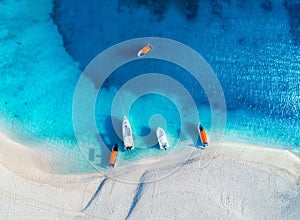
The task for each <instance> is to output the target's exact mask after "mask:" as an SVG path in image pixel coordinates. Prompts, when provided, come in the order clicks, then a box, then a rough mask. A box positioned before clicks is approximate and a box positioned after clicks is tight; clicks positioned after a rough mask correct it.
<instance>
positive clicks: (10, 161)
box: [0, 135, 300, 219]
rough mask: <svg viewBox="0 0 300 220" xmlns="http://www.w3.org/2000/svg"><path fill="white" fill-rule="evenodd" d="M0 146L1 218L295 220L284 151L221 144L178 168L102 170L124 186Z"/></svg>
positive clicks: (297, 170)
mask: <svg viewBox="0 0 300 220" xmlns="http://www.w3.org/2000/svg"><path fill="white" fill-rule="evenodd" d="M0 140H1V142H0V143H1V144H0V153H1V154H0V163H1V166H0V176H1V178H0V189H1V190H0V200H1V204H2V205H1V206H0V209H1V210H0V213H1V219H73V218H75V219H126V218H128V219H167V218H168V219H175V218H176V219H217V218H221V219H298V218H299V216H300V210H299V206H300V184H299V183H300V159H299V157H297V156H296V155H294V154H292V153H291V152H289V151H285V150H278V149H272V148H266V147H259V146H251V145H245V144H239V143H224V144H223V145H222V146H221V148H220V149H219V150H218V151H217V153H215V150H216V149H214V146H209V148H208V149H206V150H205V151H202V150H197V151H194V153H193V155H192V156H191V157H190V158H189V159H188V160H186V161H185V162H184V163H179V162H178V161H180V160H181V159H183V158H180V155H178V154H177V155H174V156H171V157H168V158H167V159H166V160H164V161H163V162H160V164H159V166H157V165H156V166H153V168H151V166H149V169H148V170H147V171H142V170H139V167H138V166H134V165H132V166H131V167H129V168H128V167H126V169H125V167H122V166H119V167H116V168H115V169H114V170H113V171H109V172H115V174H114V176H115V177H118V178H119V179H122V177H124V176H126V177H128V176H131V177H132V178H133V179H137V180H139V183H126V182H120V181H118V180H114V179H111V178H109V177H105V176H103V175H102V174H99V173H93V174H81V175H61V174H55V173H53V172H51V168H50V167H51V166H50V164H47V163H46V162H45V160H42V159H44V158H40V155H39V153H38V152H36V151H34V150H31V149H29V148H27V147H25V146H22V145H20V144H18V143H15V142H13V141H11V140H10V139H9V138H8V137H5V136H3V135H1V136H0ZM181 155H185V153H184V152H183V153H182V154H181ZM174 169H175V172H173V173H172V174H170V175H167V176H166V177H165V178H162V179H160V180H158V181H153V182H152V180H153V179H155V178H156V177H157V176H159V175H160V173H163V172H172V171H174ZM107 174H109V173H107ZM147 182H150V183H147ZM88 204H89V205H88Z"/></svg>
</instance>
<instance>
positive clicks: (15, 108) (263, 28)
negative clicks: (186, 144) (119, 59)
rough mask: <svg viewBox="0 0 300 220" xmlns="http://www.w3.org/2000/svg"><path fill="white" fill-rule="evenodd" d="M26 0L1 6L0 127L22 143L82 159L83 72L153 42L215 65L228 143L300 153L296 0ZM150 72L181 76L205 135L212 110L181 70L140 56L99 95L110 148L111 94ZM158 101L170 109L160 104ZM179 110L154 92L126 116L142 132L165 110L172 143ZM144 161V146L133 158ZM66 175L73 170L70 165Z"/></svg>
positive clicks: (299, 14) (113, 137)
mask: <svg viewBox="0 0 300 220" xmlns="http://www.w3.org/2000/svg"><path fill="white" fill-rule="evenodd" d="M25 2H26V3H24V2H23V3H20V2H18V1H2V2H0V4H2V6H3V7H2V9H0V12H1V17H3V18H5V19H4V20H3V21H1V26H2V27H3V28H1V33H0V43H1V48H0V49H1V51H2V53H3V54H5V55H4V56H2V57H1V58H0V59H1V60H0V65H1V82H2V83H1V85H0V90H1V94H0V111H1V115H2V117H1V121H2V123H4V124H6V127H5V130H6V131H8V132H9V133H11V134H12V135H13V136H15V137H17V139H18V140H20V141H21V142H24V143H30V144H33V145H34V144H35V143H36V144H38V145H44V143H48V144H47V145H46V147H47V149H50V150H52V148H53V147H54V146H55V148H56V149H58V151H63V152H64V151H65V152H66V154H65V157H68V158H74V161H75V160H78V158H80V157H81V154H80V153H78V152H79V151H77V150H75V149H78V146H77V144H76V139H75V136H74V131H73V125H72V100H73V93H74V89H75V86H76V83H77V80H78V79H79V77H80V75H81V71H82V70H83V69H84V68H85V67H86V65H87V64H88V63H89V62H90V61H91V60H92V59H93V58H94V57H95V56H96V55H97V54H99V53H100V52H101V51H103V50H105V49H107V48H108V47H110V46H113V45H114V44H116V43H119V42H121V41H124V40H129V39H132V38H137V37H145V36H153V37H165V38H170V39H174V40H177V41H179V42H182V43H185V44H186V45H188V46H190V47H192V48H193V49H195V50H196V51H197V52H199V53H200V54H201V55H202V56H203V57H204V58H205V59H206V60H207V61H208V62H209V64H210V65H211V66H212V68H213V69H214V71H215V73H216V75H217V76H218V78H219V80H220V83H221V85H222V87H223V91H224V94H225V99H226V104H227V126H226V132H225V137H224V139H225V140H229V141H236V140H237V141H243V142H250V143H254V144H261V145H271V146H275V147H279V148H285V149H292V150H293V151H295V152H298V153H299V149H300V123H299V121H300V2H299V1H281V2H278V1H264V0H262V1H252V2H248V3H247V2H244V1H208V0H207V1H201V2H200V1H199V2H198V1H189V2H190V3H184V2H185V1H175V2H176V3H174V1H155V2H157V3H154V4H150V3H149V2H150V1H133V2H135V3H131V4H129V3H128V2H129V1H126V0H119V1H116V0H114V1H101V3H99V1H90V3H89V4H86V3H85V1H83V0H76V1H71V0H69V1H67V0H65V1H53V2H55V3H54V4H52V2H51V1H49V2H47V4H46V3H45V4H43V5H40V4H42V3H36V2H35V1H30V0H28V1H25ZM14 16H15V17H14ZM16 17H18V18H19V19H15V18H16ZM20 33H21V34H20ZM33 42H37V43H33ZM33 45H34V46H33ZM66 51H67V53H66ZM74 61H75V62H77V64H76V63H75V62H74ZM145 69H147V72H154V73H162V74H166V75H168V74H171V73H172V74H175V75H177V79H178V80H179V81H180V82H181V83H182V84H183V85H185V86H186V87H187V88H188V91H189V92H190V93H191V94H192V96H193V98H194V99H195V100H196V101H197V104H198V107H199V109H202V110H201V111H203V112H202V113H200V118H201V120H202V118H204V119H203V123H204V124H205V125H206V128H207V129H208V130H209V128H210V114H209V105H208V101H207V98H206V96H205V94H204V92H203V91H201V87H199V85H197V84H196V83H194V82H193V80H192V78H190V77H185V76H188V74H186V73H185V72H184V71H183V70H182V69H180V68H178V67H177V66H174V65H172V64H169V63H166V62H162V61H155V60H150V61H149V60H148V61H146V60H142V61H136V62H133V63H129V64H128V65H125V66H124V67H122V68H120V69H118V70H117V71H116V72H115V73H114V74H112V76H111V78H110V79H109V80H108V81H107V82H106V83H105V85H104V87H103V89H102V90H101V91H100V93H99V96H100V95H101V94H103V96H101V97H105V101H104V102H101V103H100V102H99V101H98V102H97V103H96V109H97V111H96V112H95V116H96V122H97V128H98V130H99V133H100V134H104V135H105V136H106V137H105V138H106V139H105V140H106V143H107V144H113V143H115V142H119V143H121V140H120V139H119V137H118V136H117V134H116V133H115V132H114V130H113V127H112V124H111V122H110V117H111V112H110V106H111V102H112V100H113V97H114V95H115V94H116V92H117V91H118V88H120V87H121V86H122V85H123V84H124V83H125V82H127V81H128V80H130V79H131V78H133V77H134V76H137V75H138V74H139V73H140V72H143V71H145ZM128 72H129V74H128ZM124 73H127V74H124ZM121 75H122V77H120V76H121ZM169 98H171V97H169ZM159 102H161V103H163V105H164V106H168V107H164V108H159V106H157V105H156V104H157V103H159ZM153 103H156V104H155V105H153ZM179 111H180V110H178V109H176V108H174V106H172V104H170V100H169V99H167V98H164V97H161V96H157V95H149V96H145V97H142V98H140V99H138V100H137V101H136V102H135V104H134V105H133V106H132V110H131V112H130V116H129V118H130V120H131V122H132V127H133V129H134V132H135V133H136V134H139V135H141V136H142V135H147V134H148V133H149V132H150V129H149V119H150V118H151V117H150V116H151V115H153V114H161V115H163V116H164V118H165V123H166V126H167V128H168V132H169V133H170V136H171V137H172V139H173V140H176V137H177V136H178V129H179V128H180V126H179V123H178V122H179V121H180V119H179V117H178V115H179V114H180V112H179ZM171 116H172V117H171ZM203 116H205V117H203ZM122 117H123V115H120V116H119V118H118V120H121V119H122ZM152 122H154V123H155V120H153V121H152ZM120 123H121V121H120ZM196 123H197V122H195V126H196ZM155 126H156V125H153V128H154V127H155ZM150 127H152V126H151V125H150ZM169 129H170V130H169ZM183 132H184V131H183ZM186 135H188V134H186ZM136 141H137V144H138V145H142V144H143V143H139V141H140V140H136ZM148 147H151V150H148V151H147V152H149V155H150V156H154V155H155V153H156V147H157V146H156V147H155V146H152V145H151V146H148ZM74 152H77V154H76V155H77V156H75V155H74V154H75V153H74ZM125 156H126V155H125ZM147 156H148V154H147V153H145V150H144V149H140V150H138V151H136V152H135V153H134V154H133V155H132V157H131V158H133V159H134V160H135V159H138V158H142V157H144V158H145V157H147ZM125 159H126V158H125ZM78 161H79V162H78V163H77V165H78V166H80V167H82V170H86V169H90V168H88V167H87V166H86V165H82V164H84V161H85V159H84V158H82V159H80V160H78ZM80 161H81V162H82V164H81V162H80ZM62 163H63V162H62ZM74 164H76V162H74ZM79 164H80V165H79ZM60 165H61V164H57V167H59V166H60ZM62 166H64V165H62ZM77 168H78V167H76V169H75V170H77ZM58 169H60V168H58ZM65 169H66V170H70V171H71V172H74V167H73V168H72V167H71V166H70V167H69V168H65ZM80 169H81V168H80ZM66 172H67V171H66Z"/></svg>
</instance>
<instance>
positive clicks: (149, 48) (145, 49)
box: [138, 44, 152, 57]
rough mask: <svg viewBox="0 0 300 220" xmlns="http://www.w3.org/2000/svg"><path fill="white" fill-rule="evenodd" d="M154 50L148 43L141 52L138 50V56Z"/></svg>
mask: <svg viewBox="0 0 300 220" xmlns="http://www.w3.org/2000/svg"><path fill="white" fill-rule="evenodd" d="M151 50H152V47H151V45H150V44H147V45H146V46H145V47H143V48H142V49H141V50H140V51H139V52H138V57H142V56H145V55H146V54H147V53H149V52H150V51H151Z"/></svg>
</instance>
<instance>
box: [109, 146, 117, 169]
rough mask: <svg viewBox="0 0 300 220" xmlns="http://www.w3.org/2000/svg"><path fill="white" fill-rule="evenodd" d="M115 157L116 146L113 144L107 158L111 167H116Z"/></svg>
mask: <svg viewBox="0 0 300 220" xmlns="http://www.w3.org/2000/svg"><path fill="white" fill-rule="evenodd" d="M117 155H118V144H115V145H114V146H113V148H112V151H111V154H110V158H109V163H110V165H111V166H112V167H114V166H115V165H116V161H117Z"/></svg>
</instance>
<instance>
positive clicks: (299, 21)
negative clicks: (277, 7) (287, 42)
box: [284, 0, 300, 46]
mask: <svg viewBox="0 0 300 220" xmlns="http://www.w3.org/2000/svg"><path fill="white" fill-rule="evenodd" d="M284 5H285V7H286V9H287V11H288V16H289V22H290V34H291V36H292V39H293V42H294V44H295V45H297V46H300V1H299V0H294V1H292V0H286V1H285V2H284Z"/></svg>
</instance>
